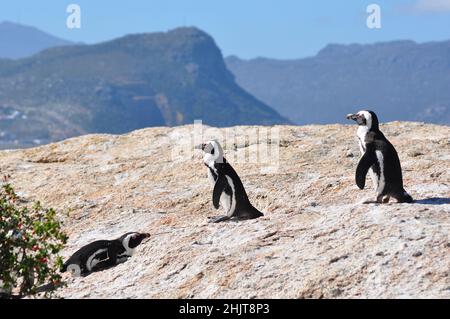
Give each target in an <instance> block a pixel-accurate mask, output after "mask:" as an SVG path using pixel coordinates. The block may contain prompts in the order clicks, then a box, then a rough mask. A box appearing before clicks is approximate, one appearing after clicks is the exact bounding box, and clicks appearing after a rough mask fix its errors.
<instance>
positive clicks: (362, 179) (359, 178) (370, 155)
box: [355, 148, 377, 189]
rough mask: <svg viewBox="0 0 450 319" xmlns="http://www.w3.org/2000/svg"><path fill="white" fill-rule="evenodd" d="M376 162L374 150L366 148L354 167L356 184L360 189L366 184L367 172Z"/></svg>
mask: <svg viewBox="0 0 450 319" xmlns="http://www.w3.org/2000/svg"><path fill="white" fill-rule="evenodd" d="M376 162H377V156H376V155H375V150H374V149H372V148H370V149H369V148H368V149H367V150H366V152H365V153H364V155H363V157H361V159H360V160H359V163H358V167H357V168H356V174H355V181H356V185H358V187H359V188H360V189H364V186H365V185H366V175H367V172H368V171H369V168H370V167H372V165H373V164H375V163H376Z"/></svg>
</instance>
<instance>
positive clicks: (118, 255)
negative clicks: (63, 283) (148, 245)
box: [61, 232, 150, 276]
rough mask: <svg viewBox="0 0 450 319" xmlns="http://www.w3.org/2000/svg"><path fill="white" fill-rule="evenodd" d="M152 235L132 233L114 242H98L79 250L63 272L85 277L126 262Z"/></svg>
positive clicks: (64, 266)
mask: <svg viewBox="0 0 450 319" xmlns="http://www.w3.org/2000/svg"><path fill="white" fill-rule="evenodd" d="M148 237H150V234H146V233H137V232H130V233H126V234H124V235H122V236H120V237H119V238H117V239H114V240H97V241H94V242H92V243H90V244H88V245H86V246H84V247H82V248H80V249H79V250H77V251H76V252H75V253H74V254H73V255H72V256H71V257H70V258H69V259H68V260H67V261H66V262H65V263H64V265H63V267H62V269H61V270H62V272H66V271H70V272H71V273H72V274H73V275H74V276H85V275H87V274H89V273H91V272H93V271H98V270H102V269H105V268H107V267H110V266H114V265H117V264H119V263H121V262H124V261H126V260H127V259H128V258H129V257H131V256H132V255H133V252H134V249H135V248H136V247H137V246H138V245H139V244H140V243H141V242H142V240H144V239H145V238H148Z"/></svg>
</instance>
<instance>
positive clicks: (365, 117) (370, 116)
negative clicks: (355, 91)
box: [346, 110, 379, 131]
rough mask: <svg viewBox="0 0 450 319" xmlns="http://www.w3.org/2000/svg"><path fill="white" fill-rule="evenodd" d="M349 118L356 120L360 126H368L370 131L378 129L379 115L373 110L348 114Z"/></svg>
mask: <svg viewBox="0 0 450 319" xmlns="http://www.w3.org/2000/svg"><path fill="white" fill-rule="evenodd" d="M346 117H347V119H348V120H353V121H355V122H356V123H357V124H358V125H359V126H366V127H367V128H368V129H369V130H370V131H378V130H379V127H378V117H377V115H376V114H375V112H373V111H369V110H363V111H359V112H358V113H355V114H347V116H346Z"/></svg>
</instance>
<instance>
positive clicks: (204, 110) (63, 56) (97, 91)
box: [0, 28, 288, 145]
mask: <svg viewBox="0 0 450 319" xmlns="http://www.w3.org/2000/svg"><path fill="white" fill-rule="evenodd" d="M195 119H202V120H203V122H204V123H206V124H210V125H214V126H231V125H239V124H260V125H266V124H278V123H286V122H288V121H287V120H285V119H284V118H282V117H281V116H280V115H279V114H278V113H277V112H276V111H274V110H272V109H271V108H270V107H268V106H267V105H265V104H264V103H262V102H260V101H259V100H257V99H256V98H254V97H253V96H252V95H250V94H248V93H247V92H246V91H244V90H243V89H241V88H240V87H239V86H238V85H237V84H236V83H235V81H234V78H233V75H232V74H231V73H230V72H229V71H228V70H227V68H226V66H225V63H224V60H223V57H222V54H221V52H220V50H219V48H218V47H217V46H216V44H215V43H214V40H213V39H212V38H211V37H210V36H209V35H207V34H206V33H204V32H202V31H200V30H198V29H196V28H179V29H175V30H173V31H169V32H167V33H151V34H137V35H129V36H125V37H123V38H120V39H116V40H113V41H109V42H105V43H100V44H96V45H77V46H64V47H57V48H52V49H48V50H45V51H43V52H41V53H39V54H37V55H34V56H32V57H30V58H26V59H21V60H17V61H12V60H3V61H2V60H0V140H2V141H3V143H4V144H8V145H10V143H11V141H13V142H17V143H18V144H19V145H31V144H39V143H46V142H48V141H55V140H60V139H63V138H67V137H72V136H77V135H81V134H86V133H124V132H128V131H131V130H134V129H139V128H143V127H149V126H164V125H169V126H172V125H180V124H187V123H192V122H193V121H194V120H195Z"/></svg>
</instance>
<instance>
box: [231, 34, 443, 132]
mask: <svg viewBox="0 0 450 319" xmlns="http://www.w3.org/2000/svg"><path fill="white" fill-rule="evenodd" d="M226 62H227V66H228V68H229V69H230V70H231V71H232V72H233V74H234V75H235V77H236V80H237V82H238V83H239V84H240V85H241V86H242V87H244V88H245V89H246V90H248V91H249V92H250V93H252V94H253V95H255V96H256V97H257V98H260V99H261V100H263V101H264V102H266V103H267V104H269V105H271V106H272V107H273V108H275V109H276V110H278V111H279V112H280V113H281V114H282V115H284V116H286V117H287V118H289V119H290V120H291V121H293V122H294V123H297V124H310V123H319V124H326V123H336V122H338V123H343V122H344V121H345V119H343V118H341V117H339V114H342V113H345V112H346V111H345V110H348V111H351V110H353V109H354V108H357V109H361V108H373V109H374V110H375V111H376V112H377V113H379V114H384V115H385V120H386V121H393V120H407V121H408V120H409V121H426V122H432V123H438V124H449V123H450V93H449V91H448V90H447V89H446V87H449V86H450V41H431V42H424V43H416V42H414V41H410V40H398V41H391V42H377V43H373V44H350V45H341V44H329V45H327V46H326V47H325V48H323V49H322V50H320V51H319V52H318V53H317V54H316V55H315V56H312V57H307V58H301V59H293V60H277V59H270V58H262V57H259V58H255V59H249V60H244V59H240V58H239V57H237V56H230V57H227V58H226Z"/></svg>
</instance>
